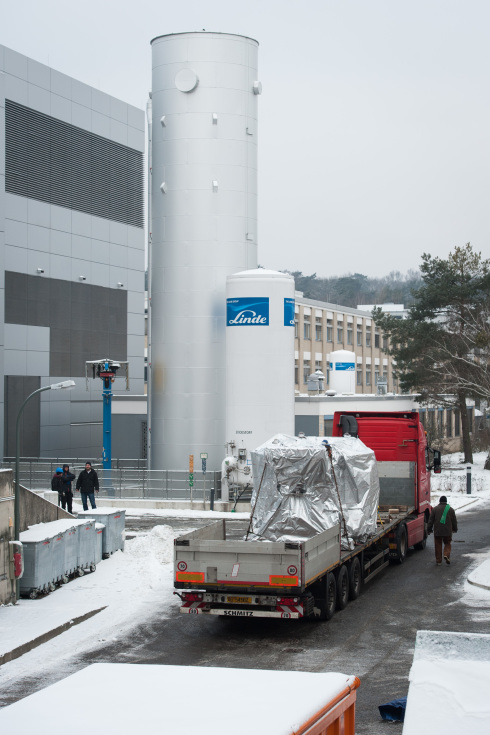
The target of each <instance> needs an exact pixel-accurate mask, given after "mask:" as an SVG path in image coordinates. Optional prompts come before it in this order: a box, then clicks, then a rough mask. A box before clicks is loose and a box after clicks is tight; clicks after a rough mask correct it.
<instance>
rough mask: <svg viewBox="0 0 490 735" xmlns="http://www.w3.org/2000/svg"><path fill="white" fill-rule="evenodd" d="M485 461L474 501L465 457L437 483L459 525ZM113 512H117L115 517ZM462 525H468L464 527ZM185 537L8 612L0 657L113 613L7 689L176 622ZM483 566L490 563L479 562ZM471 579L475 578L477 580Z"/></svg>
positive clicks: (48, 651)
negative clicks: (149, 626) (103, 646)
mask: <svg viewBox="0 0 490 735" xmlns="http://www.w3.org/2000/svg"><path fill="white" fill-rule="evenodd" d="M485 456H486V455H485V453H480V454H477V455H475V457H474V460H475V461H474V464H473V468H472V469H473V473H472V474H473V477H472V479H473V482H472V495H471V496H470V495H467V494H466V465H462V464H460V459H461V455H458V454H456V455H454V454H453V455H448V456H446V457H444V458H443V472H442V473H441V474H440V475H433V476H432V488H433V490H432V502H433V504H437V502H438V499H439V496H440V495H446V496H447V498H448V501H449V503H450V505H451V506H452V507H453V508H454V509H455V510H456V512H457V514H458V518H459V517H460V516H461V514H464V513H465V512H466V511H468V510H470V509H472V510H473V509H475V507H477V506H480V507H481V506H482V505H483V504H485V505H488V504H489V503H490V472H489V471H485V470H483V463H484V460H485ZM111 510H112V511H113V510H114V509H111ZM126 515H131V516H140V517H141V516H145V517H152V516H153V517H158V518H162V517H163V518H165V517H179V518H186V519H188V523H186V525H187V526H188V527H189V530H190V529H191V528H192V519H193V518H207V519H209V521H210V522H211V521H212V520H215V519H218V518H233V519H238V518H247V517H248V516H247V514H246V513H217V512H214V511H185V510H182V511H180V510H151V511H149V510H141V509H133V508H131V509H128V510H127V512H126ZM461 522H464V521H463V520H462V521H461ZM180 533H181V531H175V530H174V529H172V528H171V527H170V526H166V525H159V526H155V527H154V528H152V529H151V531H149V532H148V533H142V534H138V535H137V536H136V537H135V538H133V539H131V540H129V541H127V542H126V547H125V551H124V553H122V552H120V551H118V552H116V553H115V554H113V555H112V556H111V557H110V558H109V559H107V560H104V561H102V562H101V563H100V564H99V565H98V566H97V571H96V572H95V573H93V574H87V575H85V576H84V577H81V578H79V579H74V580H72V581H71V582H69V583H68V584H67V585H64V586H62V587H60V588H59V589H57V590H56V592H54V593H52V594H50V595H48V596H46V597H44V598H38V599H37V600H29V599H21V600H20V601H19V603H18V604H17V605H15V606H0V654H2V653H5V652H7V651H11V650H13V649H14V648H16V647H18V646H20V645H22V644H23V643H26V642H27V641H30V640H33V639H34V638H37V637H38V636H40V635H42V634H43V633H46V632H47V631H50V630H53V629H54V628H56V627H58V626H60V625H62V624H63V623H66V622H68V621H70V620H72V619H73V618H76V617H79V616H82V615H83V614H85V613H87V612H90V611H92V610H97V609H99V608H101V607H105V608H106V609H105V610H103V611H102V612H100V613H98V614H97V615H95V616H94V617H92V618H90V619H89V620H88V621H86V622H84V623H82V624H80V625H75V626H73V627H72V628H71V629H70V630H67V631H66V632H65V633H63V634H62V635H59V636H57V637H56V638H54V639H52V640H51V641H49V642H48V643H45V644H43V645H42V646H39V647H38V648H35V649H34V650H33V651H31V652H30V653H27V654H24V655H23V656H22V657H21V658H19V659H15V660H14V661H11V662H9V663H7V664H4V665H3V666H2V667H1V668H0V687H3V686H5V685H6V684H7V683H8V681H9V680H11V679H13V678H17V677H18V676H21V675H22V674H24V673H29V674H32V673H33V671H35V670H36V669H37V668H39V670H42V668H43V667H44V666H45V665H46V661H47V660H50V659H51V658H52V657H53V660H61V659H66V660H68V658H69V657H70V656H71V655H72V654H73V653H74V652H81V651H87V650H90V649H93V648H97V646H98V645H99V644H100V643H102V642H104V641H110V640H117V639H118V637H119V635H120V634H121V633H122V632H125V633H127V632H128V631H129V630H130V629H131V627H132V626H136V625H138V624H140V623H142V622H144V621H146V620H148V619H149V618H151V617H154V616H156V615H158V616H160V617H161V618H162V619H164V618H167V617H169V616H171V615H173V614H174V613H175V612H176V611H177V609H178V606H179V602H180V601H179V599H178V598H177V597H175V596H174V595H173V569H172V558H173V540H174V538H175V537H176V536H177V535H179V534H180ZM476 561H478V562H480V563H481V562H482V561H484V558H482V555H481V554H480V555H475V566H476ZM478 574H479V577H478V581H479V584H482V585H483V587H484V586H485V584H487V585H488V587H489V588H490V563H488V564H483V565H482V566H481V568H479V570H478ZM470 577H471V575H470ZM464 593H465V598H464V599H465V602H468V604H470V605H472V606H474V607H475V608H478V603H479V601H480V600H481V599H482V598H483V597H484V598H485V600H488V598H489V596H490V591H489V590H487V589H483V588H482V587H481V586H478V587H477V586H474V585H470V584H468V583H467V582H465V586H464Z"/></svg>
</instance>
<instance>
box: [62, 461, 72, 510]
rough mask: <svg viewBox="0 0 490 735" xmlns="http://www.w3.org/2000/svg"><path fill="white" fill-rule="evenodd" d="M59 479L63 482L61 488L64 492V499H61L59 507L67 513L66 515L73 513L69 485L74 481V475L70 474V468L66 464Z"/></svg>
mask: <svg viewBox="0 0 490 735" xmlns="http://www.w3.org/2000/svg"><path fill="white" fill-rule="evenodd" d="M61 479H62V480H63V487H64V489H65V492H64V499H63V498H62V499H61V507H62V508H63V510H65V506H66V510H67V511H68V513H72V512H73V492H72V489H71V483H72V482H73V480H74V479H75V475H74V474H73V472H70V466H69V465H67V464H64V465H63V474H62V475H61Z"/></svg>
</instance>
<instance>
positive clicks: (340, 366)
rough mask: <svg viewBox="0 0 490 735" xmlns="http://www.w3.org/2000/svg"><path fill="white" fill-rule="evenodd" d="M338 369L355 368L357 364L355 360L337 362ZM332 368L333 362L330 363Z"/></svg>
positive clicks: (336, 367) (331, 368)
mask: <svg viewBox="0 0 490 735" xmlns="http://www.w3.org/2000/svg"><path fill="white" fill-rule="evenodd" d="M335 369H336V370H355V369H356V366H355V363H353V362H336V363H335ZM330 370H333V363H330Z"/></svg>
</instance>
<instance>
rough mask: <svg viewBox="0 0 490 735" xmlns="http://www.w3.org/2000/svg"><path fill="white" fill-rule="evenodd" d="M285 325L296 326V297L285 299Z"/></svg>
mask: <svg viewBox="0 0 490 735" xmlns="http://www.w3.org/2000/svg"><path fill="white" fill-rule="evenodd" d="M284 326H285V327H294V299H284Z"/></svg>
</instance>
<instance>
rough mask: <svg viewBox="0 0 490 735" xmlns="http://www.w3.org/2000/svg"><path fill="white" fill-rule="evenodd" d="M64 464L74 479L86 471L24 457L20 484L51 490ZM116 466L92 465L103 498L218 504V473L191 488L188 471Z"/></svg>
mask: <svg viewBox="0 0 490 735" xmlns="http://www.w3.org/2000/svg"><path fill="white" fill-rule="evenodd" d="M127 461H128V460H127ZM141 463H143V462H141ZM63 464H68V465H69V466H70V471H71V472H72V473H73V474H74V475H75V478H76V477H78V474H79V472H80V471H81V470H83V469H84V468H85V460H79V459H65V460H62V461H58V460H57V459H43V458H40V459H35V458H25V457H23V458H21V459H20V463H19V482H20V484H21V485H24V487H27V488H29V489H30V490H35V491H41V490H50V489H51V479H52V477H53V475H54V474H55V472H56V468H57V467H62V466H63ZM116 464H117V462H113V467H112V469H110V470H105V469H103V468H102V467H101V465H100V464H98V463H96V462H93V463H92V467H93V468H94V469H95V470H96V471H97V474H98V477H99V496H100V497H107V498H119V499H127V500H130V499H152V500H181V501H190V502H198V501H205V502H209V501H210V498H211V495H212V494H213V495H214V499H215V500H219V499H220V497H221V477H220V473H219V472H217V471H213V472H206V473H202V472H199V473H198V472H196V473H194V478H193V484H192V485H190V484H189V472H188V471H186V470H148V469H146V468H144V467H138V466H136V467H131V466H125V467H121V466H119V467H117V466H114V465H116ZM0 466H1V468H2V469H6V468H8V469H13V467H14V466H15V460H13V459H12V458H9V457H7V458H6V459H5V460H4V461H3V462H2V463H1V464H0ZM75 482H76V480H75V481H74V482H73V489H75V487H74V486H75Z"/></svg>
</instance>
